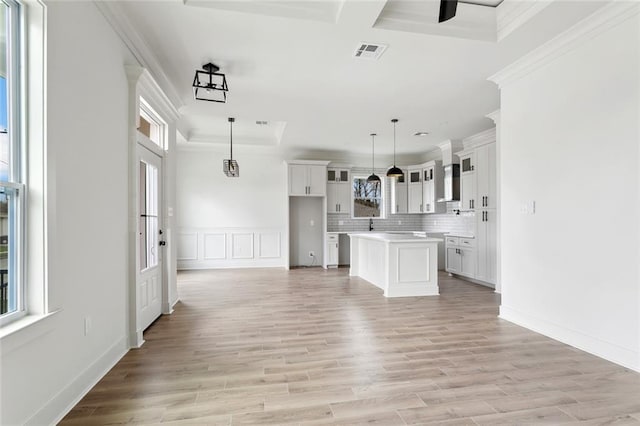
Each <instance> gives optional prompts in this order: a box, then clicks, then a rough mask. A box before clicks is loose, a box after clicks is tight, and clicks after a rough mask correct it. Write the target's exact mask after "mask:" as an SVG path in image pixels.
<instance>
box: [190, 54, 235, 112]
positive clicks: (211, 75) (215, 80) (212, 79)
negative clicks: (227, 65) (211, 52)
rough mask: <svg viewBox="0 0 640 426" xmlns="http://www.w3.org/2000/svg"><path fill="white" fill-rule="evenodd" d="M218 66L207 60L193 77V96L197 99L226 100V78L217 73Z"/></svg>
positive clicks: (227, 89)
mask: <svg viewBox="0 0 640 426" xmlns="http://www.w3.org/2000/svg"><path fill="white" fill-rule="evenodd" d="M218 70H220V67H219V66H217V65H215V64H212V63H211V62H209V63H208V64H204V65H203V66H202V69H201V70H196V75H195V76H194V77H193V96H194V97H195V98H196V100H199V101H209V102H222V103H225V102H227V92H228V91H229V87H227V78H226V77H225V75H224V74H222V73H219V72H218Z"/></svg>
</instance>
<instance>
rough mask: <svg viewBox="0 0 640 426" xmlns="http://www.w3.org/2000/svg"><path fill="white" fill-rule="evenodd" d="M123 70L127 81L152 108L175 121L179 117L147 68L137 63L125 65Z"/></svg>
mask: <svg viewBox="0 0 640 426" xmlns="http://www.w3.org/2000/svg"><path fill="white" fill-rule="evenodd" d="M125 72H126V74H127V78H128V79H129V82H130V83H132V84H134V85H135V87H136V89H137V92H138V94H139V95H141V96H142V97H143V98H144V99H145V100H146V101H147V102H149V104H150V106H151V107H152V108H153V109H155V110H157V112H159V113H160V114H161V115H162V116H163V117H164V118H165V119H169V120H173V121H174V122H175V121H177V120H178V119H179V118H180V113H179V112H178V110H177V109H176V108H175V106H174V105H173V103H172V102H171V100H170V99H169V98H168V97H167V95H166V94H165V92H164V91H163V90H162V88H161V87H160V85H158V83H157V82H156V81H155V80H154V78H153V77H152V76H151V74H150V73H149V71H148V70H147V69H145V68H142V67H139V66H137V65H125Z"/></svg>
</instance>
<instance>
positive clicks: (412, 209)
mask: <svg viewBox="0 0 640 426" xmlns="http://www.w3.org/2000/svg"><path fill="white" fill-rule="evenodd" d="M422 195H423V191H422V169H409V182H408V183H407V211H408V213H422V208H423V205H422Z"/></svg>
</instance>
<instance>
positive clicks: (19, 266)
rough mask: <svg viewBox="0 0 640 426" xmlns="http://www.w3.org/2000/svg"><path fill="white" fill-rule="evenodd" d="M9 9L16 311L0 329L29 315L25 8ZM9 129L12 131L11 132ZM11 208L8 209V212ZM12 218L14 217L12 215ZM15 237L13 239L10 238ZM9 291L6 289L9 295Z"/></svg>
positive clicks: (9, 2) (9, 3)
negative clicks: (26, 270) (24, 62)
mask: <svg viewBox="0 0 640 426" xmlns="http://www.w3.org/2000/svg"><path fill="white" fill-rule="evenodd" d="M2 2H3V3H4V4H5V6H6V7H7V15H6V16H7V23H8V27H7V43H6V46H7V75H6V78H5V80H6V84H7V129H8V132H7V133H8V137H9V149H10V155H9V161H10V162H11V164H10V173H9V176H8V179H9V180H8V181H7V182H0V186H3V187H5V188H8V189H9V191H7V192H6V193H7V194H13V196H14V200H13V201H11V202H12V203H13V204H14V206H13V207H14V214H13V216H14V221H15V223H14V224H13V226H10V230H9V231H8V234H9V235H8V237H9V238H10V242H11V241H13V243H12V244H11V245H10V247H9V249H10V250H12V251H13V255H10V254H8V265H7V269H9V271H12V272H10V273H9V287H11V288H13V289H14V291H15V292H16V296H15V297H16V309H15V310H14V311H12V312H7V313H5V314H2V315H0V326H4V325H6V324H9V323H11V322H14V321H16V320H18V319H20V318H22V317H24V316H25V315H26V314H27V309H26V305H27V304H26V300H27V286H26V273H25V268H26V265H25V259H26V241H25V236H26V231H25V224H26V209H27V206H26V199H27V185H26V172H27V167H26V155H25V154H26V153H25V139H24V135H25V131H24V129H25V123H24V119H23V118H24V117H25V116H26V114H25V105H24V102H23V99H24V85H23V82H24V75H23V72H24V67H21V63H22V62H23V61H24V57H25V56H24V55H25V48H24V46H25V43H24V41H25V37H24V27H25V25H24V24H25V22H24V18H25V17H24V12H23V11H24V5H23V4H22V3H21V2H19V1H17V0H2ZM9 129H10V130H9ZM10 208H11V207H10V206H8V211H9V209H10ZM10 216H11V215H10ZM11 237H13V238H11ZM12 281H13V285H12V284H11V282H12ZM8 291H9V289H7V292H8Z"/></svg>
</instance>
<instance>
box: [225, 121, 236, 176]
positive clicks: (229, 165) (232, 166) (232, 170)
mask: <svg viewBox="0 0 640 426" xmlns="http://www.w3.org/2000/svg"><path fill="white" fill-rule="evenodd" d="M234 121H236V119H235V118H233V117H229V142H230V143H229V159H228V160H222V171H223V172H224V174H225V175H227V176H229V177H239V176H240V168H239V167H238V162H237V161H236V160H234V159H233V122H234Z"/></svg>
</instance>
